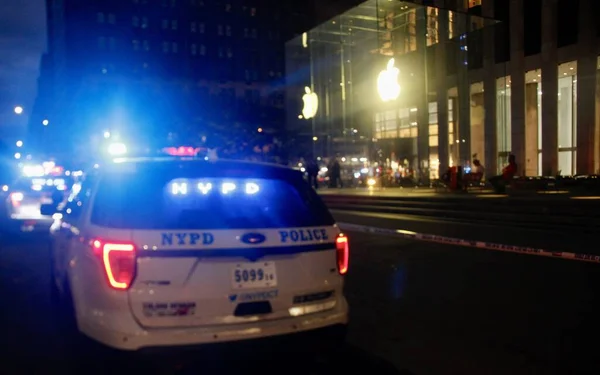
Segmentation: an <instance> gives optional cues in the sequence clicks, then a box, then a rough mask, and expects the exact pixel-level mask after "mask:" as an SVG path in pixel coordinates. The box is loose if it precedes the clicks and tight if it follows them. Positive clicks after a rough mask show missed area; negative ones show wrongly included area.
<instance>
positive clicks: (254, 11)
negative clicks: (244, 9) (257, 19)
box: [250, 8, 256, 17]
mask: <svg viewBox="0 0 600 375" xmlns="http://www.w3.org/2000/svg"><path fill="white" fill-rule="evenodd" d="M254 16H256V8H250V17H254Z"/></svg>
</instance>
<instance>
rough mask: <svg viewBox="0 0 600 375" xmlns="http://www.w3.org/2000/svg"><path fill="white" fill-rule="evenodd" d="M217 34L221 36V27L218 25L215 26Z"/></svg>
mask: <svg viewBox="0 0 600 375" xmlns="http://www.w3.org/2000/svg"><path fill="white" fill-rule="evenodd" d="M217 34H218V35H223V25H218V26H217Z"/></svg>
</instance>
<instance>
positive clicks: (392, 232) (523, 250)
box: [337, 223, 600, 263]
mask: <svg viewBox="0 0 600 375" xmlns="http://www.w3.org/2000/svg"><path fill="white" fill-rule="evenodd" d="M337 224H338V226H339V227H340V228H341V229H343V230H347V231H355V232H363V233H373V234H382V235H387V236H395V237H400V238H405V239H409V240H417V241H427V242H435V243H442V244H446V245H456V246H467V247H475V248H478V249H487V250H495V251H504V252H509V253H517V254H528V255H538V256H544V257H551V258H559V259H568V260H577V261H580V262H589V263H600V255H592V254H578V253H571V252H566V251H548V250H544V249H536V248H533V247H527V246H514V245H504V244H498V243H493V242H486V241H473V240H464V239H460V238H452V237H444V236H438V235H435V234H424V233H417V232H412V231H407V230H402V229H386V228H376V227H369V226H366V225H358V224H350V223H337Z"/></svg>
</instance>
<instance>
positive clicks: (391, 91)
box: [377, 57, 400, 102]
mask: <svg viewBox="0 0 600 375" xmlns="http://www.w3.org/2000/svg"><path fill="white" fill-rule="evenodd" d="M399 74H400V69H398V68H396V67H395V66H394V58H393V57H392V58H391V59H390V61H388V63H387V68H386V69H385V70H382V71H381V72H380V73H379V76H378V77H377V91H378V92H379V96H380V97H381V100H383V101H384V102H389V101H391V100H396V99H397V98H398V96H399V95H400V85H399V84H398V75H399Z"/></svg>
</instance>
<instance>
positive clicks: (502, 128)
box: [496, 76, 512, 169]
mask: <svg viewBox="0 0 600 375" xmlns="http://www.w3.org/2000/svg"><path fill="white" fill-rule="evenodd" d="M496 87H497V92H496V136H497V142H498V143H497V147H498V168H499V169H500V168H502V167H503V166H504V165H506V163H507V162H508V154H509V153H510V151H511V131H512V130H511V128H512V126H511V103H510V102H511V99H510V96H511V90H510V76H506V77H501V78H497V79H496Z"/></svg>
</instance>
